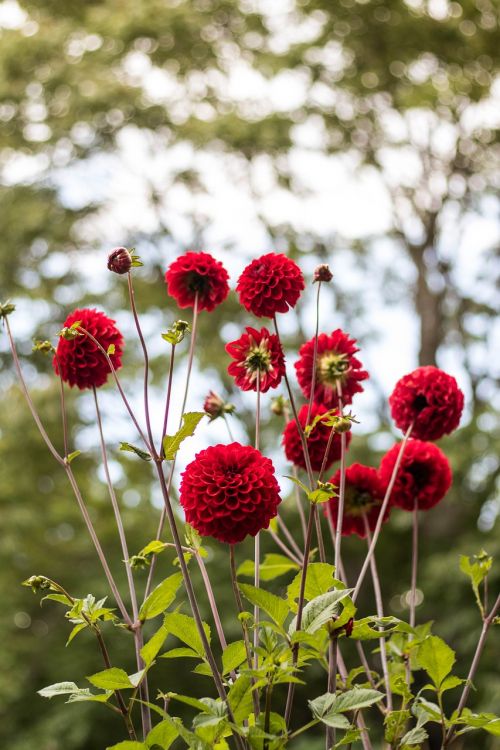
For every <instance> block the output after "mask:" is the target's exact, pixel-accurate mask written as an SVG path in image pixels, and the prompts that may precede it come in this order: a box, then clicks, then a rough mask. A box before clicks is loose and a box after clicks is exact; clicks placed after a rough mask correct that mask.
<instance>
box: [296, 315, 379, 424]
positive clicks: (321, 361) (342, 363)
mask: <svg viewBox="0 0 500 750" xmlns="http://www.w3.org/2000/svg"><path fill="white" fill-rule="evenodd" d="M357 351H359V349H358V348H357V346H356V340H355V339H351V338H350V337H349V336H348V335H347V334H346V333H344V332H343V331H342V330H341V329H340V328H337V329H336V330H335V331H333V333H331V334H330V335H327V334H326V333H320V335H319V336H318V344H317V354H316V382H315V387H314V399H315V401H319V402H320V403H322V404H324V405H325V406H326V407H327V408H329V409H331V408H332V407H334V406H338V403H339V399H338V395H337V383H338V384H339V385H340V386H341V388H342V401H343V403H344V404H350V403H351V402H352V397H353V396H354V394H355V393H360V392H361V391H362V390H363V387H362V386H361V385H360V381H361V380H366V378H367V377H368V373H367V372H365V370H363V369H362V364H361V362H360V361H359V359H356V357H355V356H354V354H355V353H356V352H357ZM313 357H314V338H312V339H311V340H310V341H307V342H306V343H305V344H303V345H302V346H301V347H300V349H299V359H298V361H297V362H296V363H295V370H296V372H297V380H298V382H299V385H300V387H301V389H302V393H303V394H304V396H305V397H306V398H307V399H308V398H309V397H310V393H311V383H312V375H313Z"/></svg>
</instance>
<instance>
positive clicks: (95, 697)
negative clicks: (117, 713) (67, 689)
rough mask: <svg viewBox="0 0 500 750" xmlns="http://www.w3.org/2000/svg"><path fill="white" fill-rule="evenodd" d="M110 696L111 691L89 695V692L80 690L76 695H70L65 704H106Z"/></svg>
mask: <svg viewBox="0 0 500 750" xmlns="http://www.w3.org/2000/svg"><path fill="white" fill-rule="evenodd" d="M112 695H113V691H112V690H106V692H104V693H91V692H90V690H86V689H82V690H79V691H78V693H72V694H71V695H70V696H69V698H68V700H67V701H66V703H82V702H84V701H91V702H92V701H93V702H95V703H106V702H107V701H108V700H109V699H110V698H111V696H112Z"/></svg>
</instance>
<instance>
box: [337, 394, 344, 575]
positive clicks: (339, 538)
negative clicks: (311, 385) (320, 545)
mask: <svg viewBox="0 0 500 750" xmlns="http://www.w3.org/2000/svg"><path fill="white" fill-rule="evenodd" d="M337 396H338V400H339V416H340V417H342V415H343V412H344V405H343V403H342V386H341V385H340V383H339V382H338V381H337ZM345 457H346V434H345V432H342V433H341V435H340V487H339V503H338V509H337V525H336V531H335V570H336V571H338V570H339V568H340V565H341V556H340V546H341V544H342V525H343V523H344V504H345Z"/></svg>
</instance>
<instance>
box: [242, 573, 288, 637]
mask: <svg viewBox="0 0 500 750" xmlns="http://www.w3.org/2000/svg"><path fill="white" fill-rule="evenodd" d="M239 588H240V590H241V593H242V594H243V596H244V597H245V598H246V599H248V601H249V602H251V604H253V605H255V606H257V607H259V608H260V609H263V610H264V612H266V614H268V615H269V617H270V618H271V620H273V621H274V622H275V623H276V624H277V625H279V626H280V627H282V626H283V623H284V622H285V620H286V617H287V615H288V612H289V609H288V604H287V603H286V601H285V600H284V599H281V598H280V597H279V596H276V595H275V594H271V593H270V592H269V591H265V590H264V589H258V588H256V587H255V586H251V585H250V584H249V583H240V584H239Z"/></svg>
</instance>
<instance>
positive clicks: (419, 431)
mask: <svg viewBox="0 0 500 750" xmlns="http://www.w3.org/2000/svg"><path fill="white" fill-rule="evenodd" d="M389 404H390V405H391V414H392V418H393V419H394V421H395V423H396V425H397V426H398V427H399V428H400V429H401V430H403V432H406V430H407V429H408V427H409V426H410V425H411V423H412V422H413V423H414V424H413V429H412V431H411V434H412V437H415V438H419V439H420V440H438V439H439V438H440V437H442V436H443V435H447V434H448V433H449V432H452V431H453V430H454V429H456V427H458V424H459V422H460V417H461V416H462V409H463V408H464V394H463V393H462V391H461V390H460V388H459V387H458V384H457V381H456V380H455V378H454V377H453V376H452V375H448V373H446V372H443V370H440V369H438V368H437V367H432V366H428V367H417V369H416V370H413V372H410V373H409V374H408V375H404V376H403V377H402V378H401V379H400V380H398V382H397V383H396V385H395V387H394V390H393V392H392V394H391V396H390V397H389Z"/></svg>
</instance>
